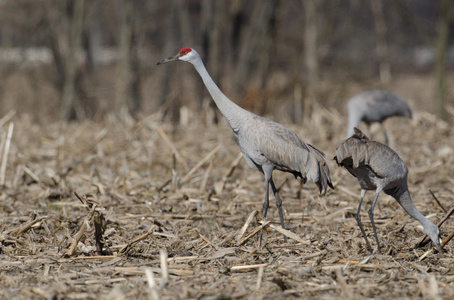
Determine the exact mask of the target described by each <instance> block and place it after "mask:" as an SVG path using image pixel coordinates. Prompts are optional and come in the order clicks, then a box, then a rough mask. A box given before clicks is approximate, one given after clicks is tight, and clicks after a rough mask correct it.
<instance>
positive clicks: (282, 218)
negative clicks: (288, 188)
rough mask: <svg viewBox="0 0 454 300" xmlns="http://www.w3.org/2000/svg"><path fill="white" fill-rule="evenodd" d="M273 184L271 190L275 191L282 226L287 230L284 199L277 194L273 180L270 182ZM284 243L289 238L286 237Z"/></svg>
mask: <svg viewBox="0 0 454 300" xmlns="http://www.w3.org/2000/svg"><path fill="white" fill-rule="evenodd" d="M270 184H271V189H272V190H273V193H274V197H276V206H277V208H278V210H279V219H280V220H281V226H282V229H285V224H284V214H283V213H282V199H281V197H279V194H278V192H277V189H276V186H275V185H274V181H273V179H272V178H271V180H270ZM284 243H287V237H286V236H285V235H284Z"/></svg>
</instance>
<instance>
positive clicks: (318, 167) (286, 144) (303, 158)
mask: <svg viewBox="0 0 454 300" xmlns="http://www.w3.org/2000/svg"><path fill="white" fill-rule="evenodd" d="M179 60H181V61H186V62H189V63H190V64H192V65H193V66H194V68H195V69H196V71H197V72H198V73H199V75H200V77H202V80H203V83H204V84H205V86H206V88H207V89H208V92H209V93H210V95H211V97H212V98H213V100H214V102H215V103H216V106H217V107H218V108H219V110H220V111H221V113H222V115H223V116H224V118H225V119H226V120H227V123H228V124H229V125H230V127H231V128H232V130H233V138H234V139H235V141H236V143H237V144H238V146H239V147H240V150H241V153H242V154H243V157H244V159H245V160H246V162H247V164H248V166H249V167H251V168H252V169H254V170H258V171H260V172H262V173H263V174H264V175H265V179H266V192H265V202H264V203H263V212H262V214H263V218H264V219H265V217H266V213H267V211H268V207H269V195H268V194H269V187H270V186H271V189H272V191H273V194H274V196H275V198H276V206H277V208H278V211H279V219H280V221H281V226H282V228H285V225H284V217H283V213H282V200H281V198H280V196H279V194H278V191H277V189H276V186H275V184H274V182H273V177H272V173H273V170H280V171H284V172H289V173H292V174H293V175H294V176H295V178H297V177H301V179H302V181H303V183H305V182H306V181H307V180H309V181H312V182H315V183H316V185H317V186H318V188H319V190H320V193H322V191H324V194H326V190H327V188H328V186H329V187H331V188H334V187H333V185H332V183H331V178H330V174H329V168H328V165H327V164H326V160H325V155H324V154H323V152H321V151H320V150H318V149H316V148H314V147H313V146H311V145H309V144H306V143H305V142H304V141H303V140H302V139H300V138H299V137H298V136H297V135H296V134H295V133H294V132H293V131H291V130H289V129H288V128H286V127H284V126H282V125H281V124H278V123H276V122H273V121H271V120H268V119H266V118H263V117H260V116H258V115H255V114H253V113H251V112H249V111H247V110H245V109H243V108H241V107H240V106H238V105H237V104H235V103H233V102H232V101H231V100H230V99H229V98H227V97H226V96H225V95H224V94H223V93H222V92H221V90H220V89H219V88H218V86H217V85H216V84H215V83H214V81H213V79H212V78H211V77H210V75H209V74H208V71H207V70H206V68H205V66H204V64H203V62H202V59H201V58H200V55H199V54H198V53H197V52H196V51H195V50H194V49H192V48H183V49H181V50H180V52H178V54H177V55H175V56H172V57H169V58H166V59H163V60H161V61H160V62H158V63H157V64H158V65H160V64H164V63H168V62H172V61H179ZM261 238H262V234H260V238H259V241H260V243H261ZM286 241H287V239H286V237H285V236H284V242H286Z"/></svg>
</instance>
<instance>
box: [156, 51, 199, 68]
mask: <svg viewBox="0 0 454 300" xmlns="http://www.w3.org/2000/svg"><path fill="white" fill-rule="evenodd" d="M197 56H198V54H197V52H196V51H195V50H194V49H192V48H183V49H181V50H180V52H178V54H177V55H175V56H171V57H168V58H165V59H163V60H161V61H160V62H158V63H157V65H161V64H165V63H168V62H172V61H176V60H182V61H187V62H191V61H192V60H193V59H195V58H196V57H197Z"/></svg>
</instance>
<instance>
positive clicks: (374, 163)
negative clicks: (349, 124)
mask: <svg viewBox="0 0 454 300" xmlns="http://www.w3.org/2000/svg"><path fill="white" fill-rule="evenodd" d="M334 160H335V161H336V162H337V164H338V165H339V166H342V167H345V168H347V169H349V168H352V169H357V168H360V167H367V168H369V169H370V170H371V171H372V172H373V173H374V174H375V175H376V176H377V177H380V178H384V177H394V176H396V174H406V173H407V169H406V166H405V164H404V162H403V161H402V159H401V158H400V157H399V156H398V155H397V153H396V152H394V151H393V150H392V149H391V148H390V147H388V146H386V145H384V144H382V143H379V142H375V141H370V140H369V138H368V137H367V136H366V135H365V134H364V133H362V132H361V131H360V130H359V129H357V128H355V134H354V135H353V136H351V137H350V138H348V139H347V140H345V141H344V142H343V143H342V144H341V145H340V146H339V147H338V148H337V149H336V156H335V157H334ZM390 166H392V167H390ZM350 173H352V172H350ZM352 175H354V174H353V173H352Z"/></svg>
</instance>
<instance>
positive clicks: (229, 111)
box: [193, 59, 251, 131]
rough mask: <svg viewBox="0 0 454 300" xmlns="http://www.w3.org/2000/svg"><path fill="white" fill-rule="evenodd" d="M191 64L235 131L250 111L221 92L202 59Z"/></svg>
mask: <svg viewBox="0 0 454 300" xmlns="http://www.w3.org/2000/svg"><path fill="white" fill-rule="evenodd" d="M193 65H194V67H195V69H196V70H197V72H198V73H199V75H200V77H202V80H203V83H204V84H205V86H206V87H207V89H208V92H209V93H210V95H211V97H212V98H213V100H214V102H215V103H216V106H217V107H218V108H219V110H220V111H221V113H222V115H223V116H224V118H225V119H226V120H227V122H228V123H229V125H230V127H232V129H233V130H234V131H237V130H238V129H239V127H240V126H241V124H242V123H243V122H242V119H244V118H247V117H248V116H249V115H250V114H251V113H250V112H248V111H247V110H245V109H243V108H241V107H240V106H238V105H237V104H235V103H233V102H232V101H231V100H230V99H229V98H227V97H226V96H225V95H224V94H223V93H222V92H221V90H220V89H219V88H218V86H217V85H216V83H214V81H213V79H212V78H211V76H210V74H208V71H207V69H206V68H205V66H204V64H203V62H202V60H200V59H199V60H198V61H196V62H195V63H193Z"/></svg>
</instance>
